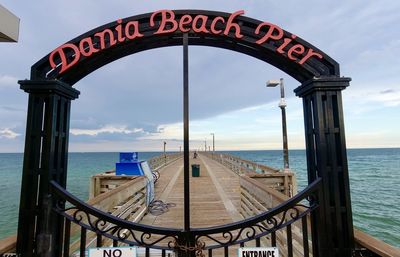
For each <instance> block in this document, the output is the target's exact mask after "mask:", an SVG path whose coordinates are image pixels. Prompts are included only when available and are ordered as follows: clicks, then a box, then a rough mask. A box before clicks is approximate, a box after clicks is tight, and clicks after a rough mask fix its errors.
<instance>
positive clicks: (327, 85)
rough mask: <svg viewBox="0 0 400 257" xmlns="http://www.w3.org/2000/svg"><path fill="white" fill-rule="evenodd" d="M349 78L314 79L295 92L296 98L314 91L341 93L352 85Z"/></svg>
mask: <svg viewBox="0 0 400 257" xmlns="http://www.w3.org/2000/svg"><path fill="white" fill-rule="evenodd" d="M350 81H351V78H348V77H314V78H312V79H310V80H307V81H305V82H304V83H303V84H301V85H300V86H299V87H298V88H296V89H295V90H294V92H295V94H296V96H299V97H303V96H305V95H308V94H310V93H312V92H314V91H341V90H343V89H345V88H346V87H348V86H349V85H350Z"/></svg>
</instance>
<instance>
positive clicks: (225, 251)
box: [224, 246, 229, 257]
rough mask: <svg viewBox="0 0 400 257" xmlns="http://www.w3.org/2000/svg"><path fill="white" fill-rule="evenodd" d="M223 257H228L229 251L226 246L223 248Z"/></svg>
mask: <svg viewBox="0 0 400 257" xmlns="http://www.w3.org/2000/svg"><path fill="white" fill-rule="evenodd" d="M224 257H229V249H228V246H225V247H224Z"/></svg>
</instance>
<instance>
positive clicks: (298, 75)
mask: <svg viewBox="0 0 400 257" xmlns="http://www.w3.org/2000/svg"><path fill="white" fill-rule="evenodd" d="M173 12H174V13H175V15H176V18H175V19H176V20H179V19H180V18H181V17H182V16H183V15H185V14H189V15H205V16H207V17H209V19H208V23H207V24H208V26H209V25H210V23H211V20H212V19H213V18H215V17H218V16H219V17H222V18H224V19H225V20H227V19H228V18H229V16H230V14H229V13H225V12H215V11H205V10H176V11H173ZM151 15H152V13H147V14H142V15H137V16H132V17H128V18H124V19H122V25H126V23H128V22H129V21H138V22H139V26H140V27H139V28H140V29H139V30H140V32H141V33H142V34H143V35H144V36H143V37H141V38H136V39H135V40H127V41H125V42H123V43H118V44H117V45H114V46H112V47H109V48H107V49H105V50H103V51H101V52H98V53H95V54H93V55H92V56H90V57H87V58H82V59H81V60H80V61H79V62H78V63H77V64H76V65H75V66H74V67H73V68H71V69H69V70H68V71H66V72H65V73H63V74H59V69H52V67H51V65H50V63H49V55H50V54H48V55H46V56H45V57H43V58H42V59H41V60H40V61H38V62H37V63H36V64H34V65H33V66H32V70H31V79H32V80H41V79H57V80H60V81H62V82H65V83H67V84H70V85H73V84H75V83H76V82H77V81H79V80H80V79H82V78H83V77H85V76H86V75H88V74H90V73H91V72H93V71H95V70H96V69H98V68H100V67H102V66H104V65H106V64H108V63H110V62H113V61H115V60H117V59H119V58H122V57H124V56H127V55H131V54H134V53H138V52H141V51H145V50H149V49H154V48H160V47H167V46H177V45H182V37H183V32H182V31H180V30H179V29H178V30H176V31H175V32H174V33H168V34H165V35H160V34H154V32H155V31H156V30H157V29H158V27H157V26H150V17H151ZM160 19H161V17H160V16H156V17H155V20H156V22H159V21H160ZM235 22H237V23H238V24H240V27H241V33H242V34H243V35H244V37H243V38H241V39H238V38H235V37H234V33H232V32H231V33H229V34H228V35H224V34H222V35H214V34H212V33H202V32H200V33H196V32H194V31H193V30H192V31H190V32H189V45H202V46H212V47H218V48H224V49H229V50H232V51H236V52H240V53H243V54H247V55H250V56H252V57H255V58H258V59H260V60H262V61H264V62H267V63H269V64H271V65H273V66H275V67H277V68H278V69H280V70H282V71H284V72H286V73H287V74H289V75H290V76H292V77H293V78H295V79H297V80H298V81H300V82H304V81H307V80H310V79H312V78H313V77H319V76H339V75H340V74H339V65H338V63H337V62H336V61H334V60H333V59H332V58H330V57H329V56H328V55H327V54H325V53H324V52H322V51H321V50H319V49H318V48H316V47H315V46H313V45H311V44H310V43H308V42H306V41H305V40H303V39H301V38H299V37H297V38H296V39H293V41H292V42H291V43H290V44H288V46H287V47H288V48H289V47H290V46H293V45H295V44H298V43H300V44H302V45H303V46H305V47H307V48H311V49H313V50H315V51H317V52H318V53H319V54H321V55H322V56H323V58H321V59H319V58H311V59H309V60H308V61H307V62H305V63H304V64H303V65H300V64H298V63H297V62H294V61H293V60H290V59H289V58H287V56H285V55H284V54H279V53H277V51H276V50H277V48H278V47H279V45H280V44H282V41H283V40H282V39H281V40H279V41H276V42H267V43H264V44H261V45H259V44H256V43H255V42H256V41H257V40H259V39H260V38H261V37H262V36H263V35H262V33H260V34H259V35H256V34H255V33H254V31H255V29H256V28H257V26H258V25H259V24H261V23H262V22H261V21H259V20H255V19H252V18H249V17H245V16H237V17H236V18H235ZM117 25H118V23H117V22H116V21H115V22H111V23H108V24H105V25H103V26H100V27H98V28H95V29H93V30H91V31H88V32H86V33H84V34H82V35H80V36H78V37H76V38H74V39H72V40H70V41H68V42H67V43H70V44H74V45H78V44H79V42H80V41H81V40H82V39H84V38H87V37H90V36H93V35H94V34H96V33H98V32H102V31H104V30H105V29H110V30H112V31H114V29H115V27H116V26H117ZM219 26H220V28H221V29H222V26H223V24H219ZM217 28H218V26H217ZM114 33H115V31H114ZM264 34H265V33H264ZM292 35H293V34H292V33H289V32H287V31H284V36H283V38H290V37H291V36H292ZM97 43H98V42H97ZM70 54H71V55H72V54H73V53H70ZM70 57H71V56H70Z"/></svg>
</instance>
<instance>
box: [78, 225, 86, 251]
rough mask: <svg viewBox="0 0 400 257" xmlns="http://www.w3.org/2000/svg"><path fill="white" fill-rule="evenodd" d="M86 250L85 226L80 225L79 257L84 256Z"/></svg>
mask: <svg viewBox="0 0 400 257" xmlns="http://www.w3.org/2000/svg"><path fill="white" fill-rule="evenodd" d="M85 250H86V228H84V227H81V245H80V255H79V256H80V257H85Z"/></svg>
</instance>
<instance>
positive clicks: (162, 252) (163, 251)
mask: <svg viewBox="0 0 400 257" xmlns="http://www.w3.org/2000/svg"><path fill="white" fill-rule="evenodd" d="M161 257H165V249H162V250H161Z"/></svg>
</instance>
